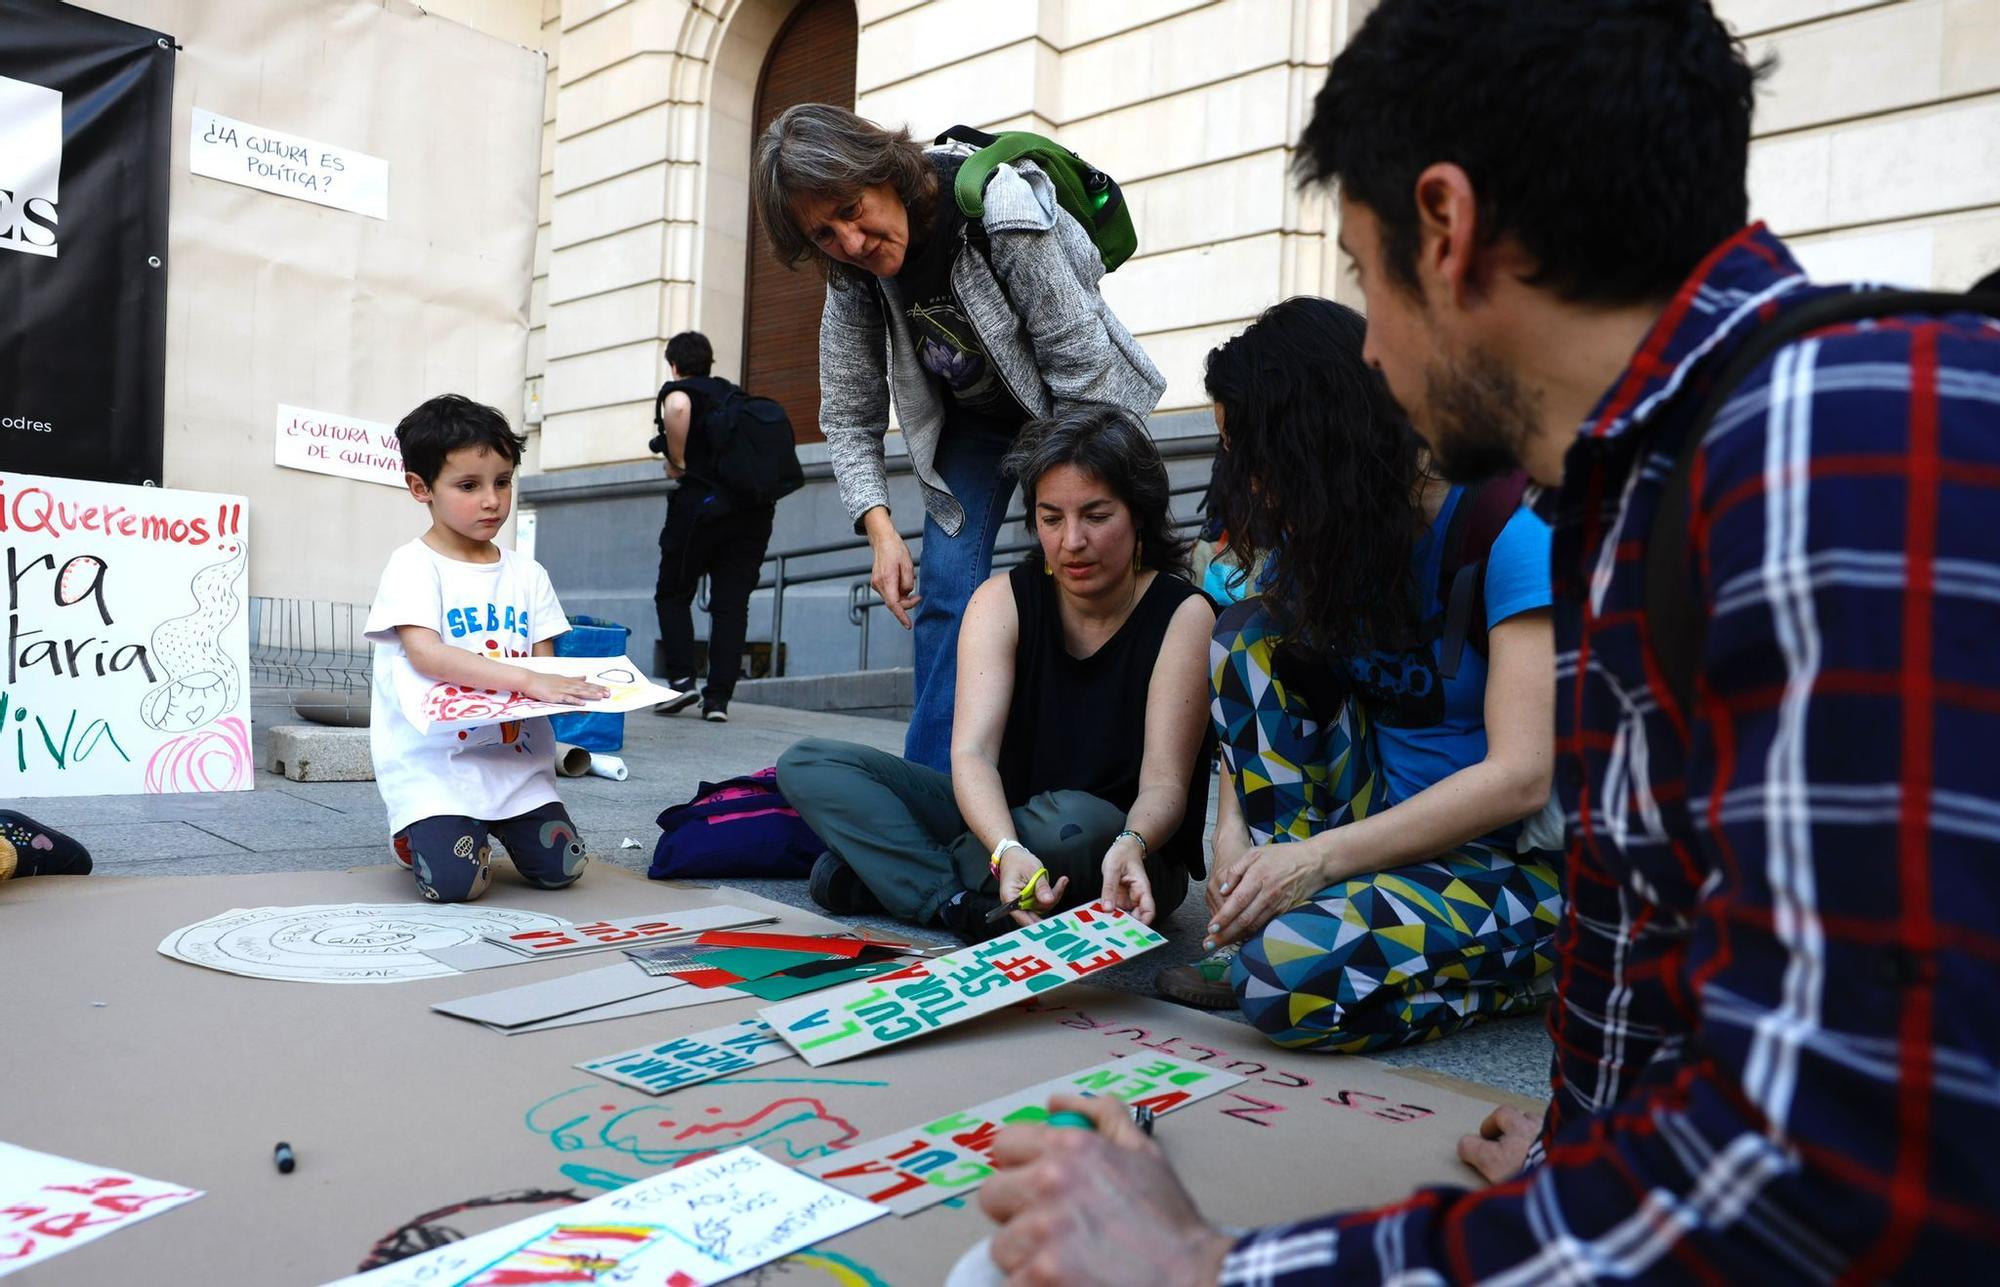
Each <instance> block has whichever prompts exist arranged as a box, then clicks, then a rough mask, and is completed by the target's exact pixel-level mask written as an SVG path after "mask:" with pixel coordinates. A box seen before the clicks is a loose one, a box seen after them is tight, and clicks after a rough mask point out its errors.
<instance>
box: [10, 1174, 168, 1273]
mask: <svg viewBox="0 0 2000 1287" xmlns="http://www.w3.org/2000/svg"><path fill="white" fill-rule="evenodd" d="M200 1196H202V1194H201V1190H199V1189H184V1188H182V1187H181V1186H179V1185H178V1184H163V1183H161V1182H160V1181H159V1180H147V1179H143V1178H141V1177H139V1176H136V1175H129V1174H127V1173H126V1172H124V1171H117V1170H113V1169H112V1168H110V1167H108V1166H91V1165H90V1164H88V1163H86V1162H76V1161H72V1160H70V1159H69V1158H66V1157H57V1156H56V1155H55V1154H53V1153H37V1152H36V1151H35V1150H33V1149H29V1148H22V1147H20V1146H19V1145H16V1144H5V1143H0V1278H5V1277H6V1276H7V1275H8V1274H11V1273H13V1272H14V1271H15V1270H18V1269H26V1268H27V1267H28V1266H30V1265H34V1264H39V1263H41V1262H42V1261H44V1260H47V1259H48V1258H49V1257H50V1256H59V1255H61V1254H62V1253H63V1252H65V1251H70V1250H72V1249H74V1248H76V1247H80V1246H82V1245H83V1244H84V1243H86V1242H92V1241H95V1240H96V1239H98V1238H102V1237H103V1236H104V1235H105V1234H107V1233H116V1232H117V1231H118V1230H120V1229H124V1228H129V1227H130V1226H132V1225H135V1224H137V1223H138V1222H139V1221H141V1220H144V1219H146V1218H147V1217H148V1216H156V1215H158V1214H160V1213H161V1212H162V1211H171V1210H173V1209H174V1208H175V1207H177V1206H180V1205H181V1204H182V1203H184V1202H192V1201H194V1200H195V1199H196V1198H198V1197H200Z"/></svg>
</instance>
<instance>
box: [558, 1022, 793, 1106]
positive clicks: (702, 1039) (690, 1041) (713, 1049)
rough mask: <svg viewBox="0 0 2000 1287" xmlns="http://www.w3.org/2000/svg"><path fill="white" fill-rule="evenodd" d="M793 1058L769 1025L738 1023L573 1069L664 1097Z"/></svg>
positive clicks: (609, 1056)
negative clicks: (696, 1085) (681, 1088)
mask: <svg viewBox="0 0 2000 1287" xmlns="http://www.w3.org/2000/svg"><path fill="white" fill-rule="evenodd" d="M791 1057H792V1048H791V1047H790V1046H788V1045H786V1044H785V1039H784V1038H783V1037H780V1036H779V1035H778V1034H777V1033H775V1032H773V1031H771V1025H770V1024H768V1023H765V1022H764V1021H763V1020H762V1019H739V1020H738V1021H736V1022H735V1023H731V1024H725V1025H724V1026H722V1027H720V1028H711V1029H709V1030H708V1031H707V1032H697V1033H694V1034H693V1035H692V1036H686V1037H673V1038H670V1039H669V1040H666V1041H661V1042H657V1043H655V1044H653V1045H650V1046H640V1047H639V1048H638V1049H636V1050H626V1051H622V1052H620V1053H619V1054H615V1055H604V1056H602V1057H601V1058H597V1059H588V1060H585V1061H584V1062H583V1063H580V1064H578V1065H577V1067H578V1068H581V1069H583V1070H584V1071H585V1072H587V1073H596V1074H597V1075H598V1076H599V1077H603V1078H605V1079H606V1080H609V1081H615V1082H617V1083H618V1084H619V1085H621V1086H630V1087H632V1088H633V1089H634V1090H643V1091H645V1092H646V1093H647V1094H648V1095H664V1094H666V1093H667V1092H668V1091H670V1090H677V1089H679V1088H680V1087H682V1086H692V1085H695V1084H696V1083H698V1082H704V1081H711V1080H713V1079H715V1078H717V1077H723V1076H727V1075H728V1074H730V1073H737V1072H742V1071H743V1070H744V1069H746V1068H756V1067H759V1066H760V1065H763V1064H768V1063H772V1062H774V1061H776V1060H779V1059H789V1058H791Z"/></svg>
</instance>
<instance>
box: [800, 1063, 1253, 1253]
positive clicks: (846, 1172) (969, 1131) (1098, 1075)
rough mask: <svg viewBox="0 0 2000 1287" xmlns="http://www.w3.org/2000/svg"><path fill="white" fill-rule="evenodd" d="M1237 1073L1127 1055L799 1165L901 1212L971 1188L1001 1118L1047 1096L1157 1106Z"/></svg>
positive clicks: (1210, 1088) (1036, 1108)
mask: <svg viewBox="0 0 2000 1287" xmlns="http://www.w3.org/2000/svg"><path fill="white" fill-rule="evenodd" d="M1242 1081H1243V1078H1242V1077H1239V1076H1237V1075H1236V1074H1235V1073H1232V1072H1225V1071H1224V1070H1222V1069H1220V1068H1204V1067H1203V1066H1201V1065H1200V1064H1196V1063H1189V1062H1188V1061H1187V1060H1185V1059H1176V1058H1174V1057H1173V1056H1171V1055H1151V1054H1148V1055H1130V1056H1127V1057H1125V1058H1122V1059H1107V1060H1106V1061H1105V1062H1103V1063H1101V1064H1096V1065H1094V1066H1092V1067H1089V1068H1085V1069H1083V1070H1082V1071H1080V1072H1073V1073H1069V1074H1066V1075H1065V1076H1061V1077H1052V1078H1050V1079H1049V1080H1047V1081H1045V1082H1042V1083H1040V1084H1039V1085H1034V1086H1030V1087H1028V1088H1027V1089H1026V1090H1018V1091H1015V1092H1014V1093H1013V1094H1010V1095H1002V1096H1001V1097H1000V1098H998V1099H994V1100H989V1101H987V1102H986V1103H984V1104H979V1105H977V1106H975V1107H972V1108H967V1109H964V1110H962V1111H960V1112H956V1113H952V1114H949V1115H948V1116H945V1117H940V1118H938V1119H937V1120H936V1121H933V1122H926V1123H924V1124H923V1125H921V1126H914V1127H911V1128H910V1129H908V1130H902V1131H897V1132H895V1133H894V1134H892V1135H884V1136H882V1137H881V1138H880V1139H874V1140H869V1141H868V1142H867V1143H865V1144H856V1145H855V1146H854V1147H853V1148H849V1149H843V1150H841V1151H840V1152H838V1153H835V1154H833V1155H832V1156H831V1157H823V1158H818V1159H816V1160H814V1161H811V1162H808V1163H806V1164H805V1165H804V1166H802V1167H800V1168H799V1169H800V1170H802V1171H804V1172H805V1173H806V1174H807V1175H816V1176H818V1177H819V1178H820V1179H822V1180H825V1181H826V1182H827V1183H828V1184H831V1185H833V1186H834V1187H836V1188H839V1189H844V1190H846V1191H847V1192H849V1193H852V1194H854V1195H855V1196H856V1197H860V1198H866V1199H867V1200H868V1201H870V1202H875V1203H880V1204H881V1205H883V1206H886V1207H888V1208H889V1209H890V1210H891V1211H894V1212H895V1213H896V1214H897V1215H899V1216H906V1215H911V1214H914V1213H915V1212H918V1211H922V1210H923V1209H924V1208H926V1207H929V1206H932V1205H934V1204H936V1203H939V1202H942V1201H944V1200H945V1199H946V1198H949V1197H954V1196H959V1195H963V1194H966V1193H970V1192H972V1190H974V1189H976V1188H978V1187H979V1186H980V1185H981V1184H982V1183H984V1182H985V1180H986V1178H987V1177H988V1176H990V1175H992V1174H993V1137H994V1136H996V1135H998V1134H999V1133H1000V1128H1001V1127H1003V1126H1013V1125H1015V1124H1017V1123H1021V1122H1039V1121H1043V1120H1046V1119H1047V1117H1048V1111H1049V1110H1048V1102H1049V1097H1050V1096H1052V1095H1059V1094H1075V1095H1116V1096H1118V1097H1119V1098H1121V1099H1123V1100H1124V1101H1125V1102H1126V1103H1128V1104H1134V1105H1138V1104H1143V1105H1145V1106H1146V1107H1147V1108H1150V1109H1152V1110H1153V1112H1154V1113H1155V1114H1160V1113H1171V1112H1172V1111H1173V1110H1174V1109H1176V1108H1180V1107H1182V1106H1183V1105H1186V1104H1192V1103H1194V1102H1195V1101H1197V1100H1202V1099H1206V1098H1208V1097H1209V1096H1210V1095H1214V1094H1217V1093H1219V1092H1221V1091H1225V1090H1227V1089H1229V1088H1230V1087H1231V1086H1235V1085H1239V1084H1241V1082H1242Z"/></svg>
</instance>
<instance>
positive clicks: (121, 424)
mask: <svg viewBox="0 0 2000 1287" xmlns="http://www.w3.org/2000/svg"><path fill="white" fill-rule="evenodd" d="M173 109H174V42H173V40H172V39H171V38H170V37H167V36H164V35H162V34H161V33H159V32H157V31H148V30H146V29H145V28H144V27H135V26H133V25H132V24H131V23H128V22H119V21H118V20H116V19H114V18H106V17H104V16H103V15H102V14H95V13H91V12H90V11H89V10H87V9H79V8H77V7H75V6H74V5H67V4H59V3H56V0H0V468H6V469H10V470H19V471H22V472H24V473H32V474H53V475H56V476H58V477H64V478H86V479H93V480H96V481H99V482H111V483H158V482H159V481H160V454H161V445H162V437H161V419H162V414H163V410H164V401H165V397H166V339H167V176H168V166H169V161H170V159H171V157H172V151H173V143H172V127H173V115H174V110H173Z"/></svg>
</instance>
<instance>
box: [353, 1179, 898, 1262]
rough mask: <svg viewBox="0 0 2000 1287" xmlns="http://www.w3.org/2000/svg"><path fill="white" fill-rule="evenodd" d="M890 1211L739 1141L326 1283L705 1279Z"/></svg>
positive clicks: (843, 1230) (850, 1227)
mask: <svg viewBox="0 0 2000 1287" xmlns="http://www.w3.org/2000/svg"><path fill="white" fill-rule="evenodd" d="M887 1214H889V1213H888V1212H887V1211H885V1210H883V1209H882V1208H881V1207H878V1206H874V1205H872V1204H870V1203H867V1202H863V1201H861V1200H860V1199H859V1198H855V1197H851V1196H849V1195H848V1194H845V1193H842V1192H841V1191H840V1190H838V1189H835V1188H832V1187H830V1186H828V1185H825V1184H821V1183H820V1182H819V1181H817V1180H814V1179H811V1178H809V1177H807V1176H804V1175H801V1174H799V1173H798V1172H797V1171H794V1170H793V1169H792V1168H790V1167H788V1166H786V1165H784V1164H783V1163H780V1162H773V1161H772V1160H771V1159H770V1158H768V1157H765V1156H764V1155H763V1154H761V1153H759V1152H757V1151H755V1150H754V1149H748V1148H738V1149H731V1150H730V1151H729V1152H727V1153H723V1154H720V1155H718V1156H716V1157H713V1158H710V1159H708V1160H707V1161H703V1162H696V1163H693V1164H691V1165H688V1166H683V1167H680V1168H679V1169H677V1170H672V1171H665V1172H662V1173H661V1174H659V1175H655V1176H653V1177H651V1178H649V1179H644V1180H640V1181H639V1182H638V1183H636V1184H628V1185H626V1186H625V1187H624V1188H622V1189H614V1190H612V1191H611V1192H610V1193H607V1194H604V1195H603V1196H602V1197H597V1198H592V1199H591V1200H590V1201H588V1202H584V1203H581V1204H579V1205H577V1206H573V1207H566V1208H563V1209H562V1210H559V1211H553V1212H549V1213H547V1214H544V1215H536V1216H530V1217H528V1218H527V1219H526V1220H517V1221H515V1222H514V1223H513V1224H510V1225H505V1226H502V1227H501V1228H498V1229H495V1230H493V1231H492V1232H490V1233H482V1234H479V1235H477V1236H476V1237H471V1238H466V1239H464V1240H463V1241H460V1242H452V1243H447V1244H446V1245H444V1246H442V1247H438V1248H436V1249H435V1250H432V1251H427V1252H425V1253H423V1254H422V1255H419V1256H412V1257H410V1258H409V1259H408V1260H401V1261H398V1262H396V1263H395V1264H393V1265H387V1266H384V1267H383V1268H381V1269H377V1270H374V1271H372V1272H369V1273H365V1274H358V1275H355V1276H354V1277H351V1278H342V1279H340V1280H339V1281H338V1282H337V1283H335V1284H333V1285H332V1287H489V1285H492V1287H497V1285H498V1284H507V1283H527V1282H556V1281H564V1282H602V1281H607V1280H610V1279H614V1278H615V1279H616V1280H617V1281H620V1282H648V1283H661V1284H665V1285H666V1287H705V1284H708V1283H718V1282H721V1281H723V1280H724V1279H727V1278H733V1277H735V1276H736V1275H738V1274H741V1273H746V1272H748V1271H750V1270H752V1269H755V1268H757V1266H759V1265H765V1264H769V1263H770V1262H771V1261H773V1260H776V1259H777V1258H778V1257H780V1256H783V1255H786V1254H788V1253H790V1252H793V1251H797V1250H798V1249H799V1248H801V1247H809V1246H811V1245H812V1244H814V1243H816V1242H820V1241H822V1240H824V1239H826V1238H831V1237H833V1236H834V1235H836V1234H841V1233H845V1232H847V1231H848V1230H849V1229H853V1228H856V1227H857V1226H860V1225H864V1224H867V1223H868V1222H869V1221H870V1220H878V1219H880V1218H881V1217H883V1216H885V1215H887ZM580 1272H581V1273H583V1274H585V1275H586V1276H584V1277H578V1276H577V1275H578V1274H579V1273H580Z"/></svg>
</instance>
